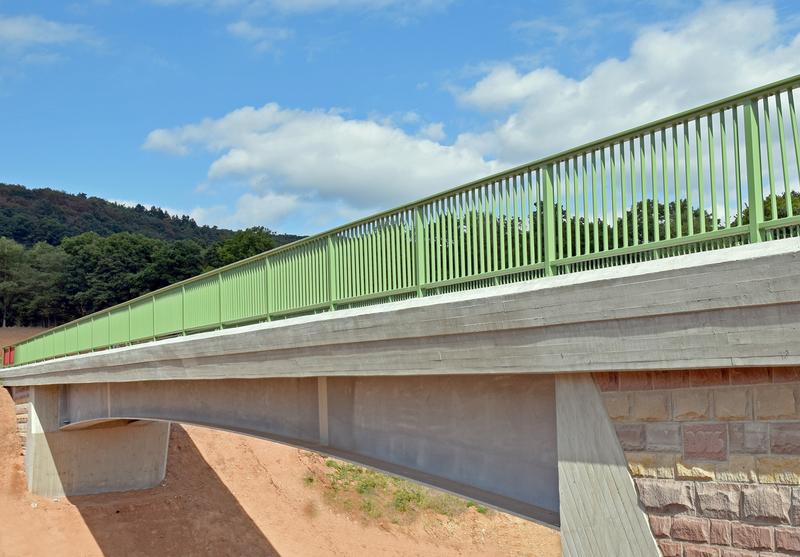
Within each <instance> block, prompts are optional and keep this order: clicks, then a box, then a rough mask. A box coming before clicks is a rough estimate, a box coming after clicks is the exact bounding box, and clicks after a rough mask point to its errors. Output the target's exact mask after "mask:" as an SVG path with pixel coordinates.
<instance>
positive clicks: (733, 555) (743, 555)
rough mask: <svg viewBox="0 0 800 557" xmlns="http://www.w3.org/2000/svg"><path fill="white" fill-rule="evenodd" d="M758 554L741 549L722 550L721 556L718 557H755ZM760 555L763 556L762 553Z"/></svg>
mask: <svg viewBox="0 0 800 557" xmlns="http://www.w3.org/2000/svg"><path fill="white" fill-rule="evenodd" d="M757 555H758V553H755V552H753V551H744V550H742V549H727V548H724V547H723V548H722V554H721V556H720V557H757ZM761 555H764V553H762V554H761Z"/></svg>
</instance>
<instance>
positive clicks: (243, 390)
mask: <svg viewBox="0 0 800 557" xmlns="http://www.w3.org/2000/svg"><path fill="white" fill-rule="evenodd" d="M319 385H320V380H318V379H316V378H277V379H249V380H236V379H231V380H215V381H190V380H187V381H149V382H132V383H106V384H102V383H101V384H88V385H87V384H76V385H65V386H61V387H33V388H32V389H33V392H34V393H35V392H36V391H38V390H39V389H45V390H48V389H55V390H57V391H58V392H60V400H61V406H60V408H61V413H60V416H59V417H58V420H59V422H60V424H61V425H62V431H61V432H60V434H61V435H64V436H70V435H73V434H100V433H101V432H109V431H117V432H119V434H120V435H122V434H124V433H125V432H135V431H138V430H137V426H135V425H127V426H124V427H108V428H104V429H97V428H98V427H100V426H102V425H103V424H104V423H110V424H114V423H119V420H120V419H142V420H165V421H176V422H183V423H194V424H202V425H210V426H213V427H218V428H222V429H227V430H230V431H236V432H240V433H246V434H249V435H255V436H260V437H265V438H268V439H273V440H277V441H281V442H284V443H287V444H291V445H294V446H299V447H306V448H309V449H313V450H315V451H319V452H322V453H326V454H330V455H334V456H338V457H341V458H345V459H348V460H352V461H355V462H359V463H362V464H365V465H368V466H372V467H374V468H378V469H380V470H383V471H388V472H392V473H396V474H398V475H402V476H404V477H408V478H411V479H414V480H418V481H421V482H424V483H428V484H431V485H434V486H436V487H440V488H442V489H446V490H449V491H452V492H454V493H456V494H460V495H464V496H466V497H469V498H472V499H476V500H479V501H482V502H485V503H488V504H490V505H494V506H497V507H500V508H502V509H505V510H508V511H511V512H515V513H518V514H520V515H523V516H526V517H529V518H533V519H535V520H540V521H542V522H546V523H548V524H558V477H557V466H556V464H557V447H556V417H555V387H554V385H555V384H554V378H553V376H552V375H546V376H545V375H491V376H490V375H486V376H417V377H329V378H327V381H326V382H325V395H326V396H325V397H324V398H325V406H324V408H325V409H326V410H327V414H322V413H321V412H320V393H319ZM32 404H33V405H34V406H35V405H36V398H35V397H34V400H33V403H32ZM322 422H327V424H326V425H324V426H323V424H322ZM323 427H324V429H325V431H326V435H327V439H328V440H327V442H326V441H325V440H324V439H323V435H322V433H323ZM107 448H108V447H105V446H103V445H98V447H97V450H106V449H107ZM62 465H63V466H67V467H71V466H72V464H71V463H67V462H65V463H63V464H62ZM82 488H84V489H85V488H88V489H91V488H90V486H88V485H87V486H82Z"/></svg>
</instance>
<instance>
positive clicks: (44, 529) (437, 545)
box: [0, 389, 560, 557]
mask: <svg viewBox="0 0 800 557" xmlns="http://www.w3.org/2000/svg"><path fill="white" fill-rule="evenodd" d="M24 400H25V398H24V396H20V398H19V399H18V402H19V404H20V405H24V404H25V403H24V402H22V401H24ZM15 430H16V427H15V404H14V401H12V400H11V399H10V397H9V396H8V394H7V392H6V389H0V525H2V527H0V556H3V557H20V556H24V557H52V556H54V555H58V556H64V557H73V556H74V557H101V556H104V557H159V556H173V555H191V556H198V557H200V556H208V557H228V556H230V557H240V556H242V555H247V556H263V557H277V556H281V557H307V556H309V555H312V556H314V555H339V556H348V557H349V556H353V557H408V556H418V557H422V556H428V555H436V556H437V557H438V556H442V557H456V556H461V557H465V556H469V557H482V556H485V555H497V556H509V557H512V556H517V557H520V556H523V555H526V556H527V555H536V557H558V555H560V550H559V535H558V531H556V530H553V529H551V528H546V527H544V526H541V525H539V524H536V523H534V522H530V521H527V520H523V519H520V518H517V517H514V516H511V515H507V514H503V513H499V512H493V511H489V512H487V513H483V514H482V513H480V512H478V511H477V510H475V508H474V507H473V508H468V509H466V512H463V513H462V514H457V515H453V516H448V515H443V514H440V513H434V512H431V511H421V512H419V513H415V514H414V515H413V518H412V517H411V516H409V519H408V520H403V519H401V520H400V521H399V523H396V522H393V521H392V520H391V519H390V518H391V517H379V518H370V519H369V520H366V519H365V518H364V517H362V516H360V513H359V512H358V508H357V507H356V508H354V509H353V510H351V511H347V510H344V509H342V508H341V507H340V506H338V505H334V504H333V502H332V501H330V500H329V498H328V493H327V492H326V491H325V489H324V488H325V486H324V484H323V483H322V481H321V479H319V480H318V481H315V482H313V483H309V482H308V481H307V478H308V477H309V476H311V475H312V474H313V475H314V476H315V477H319V478H321V477H323V476H320V475H325V474H326V473H328V472H329V471H330V470H331V469H330V468H329V467H327V466H326V465H325V459H324V458H322V457H319V456H317V455H315V454H313V453H310V452H308V451H303V450H299V449H295V448H292V447H287V446H285V445H281V444H278V443H272V442H269V441H265V440H262V439H256V438H254V437H249V436H245V435H238V434H234V433H228V432H224V431H219V430H213V429H209V428H202V427H195V426H188V425H187V426H180V425H177V424H176V425H174V426H173V427H172V428H171V430H170V444H169V457H168V461H167V475H166V478H165V479H164V481H163V482H162V483H161V484H160V485H159V486H157V487H155V488H151V489H146V490H138V491H127V492H117V493H103V494H98V495H81V496H74V497H72V496H71V497H61V498H58V499H57V500H54V499H53V498H44V497H40V496H37V495H34V494H31V493H29V492H28V491H27V487H26V480H25V472H24V463H23V457H22V456H21V454H20V453H21V450H22V447H21V446H20V438H19V437H18V435H17V434H16V432H15ZM404 516H405V515H404Z"/></svg>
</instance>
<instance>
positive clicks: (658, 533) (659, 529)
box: [648, 515, 672, 538]
mask: <svg viewBox="0 0 800 557" xmlns="http://www.w3.org/2000/svg"><path fill="white" fill-rule="evenodd" d="M648 518H649V520H650V531H651V532H653V535H654V536H655V537H657V538H668V537H669V530H670V528H671V527H672V518H670V517H668V516H657V515H651V516H649V517H648Z"/></svg>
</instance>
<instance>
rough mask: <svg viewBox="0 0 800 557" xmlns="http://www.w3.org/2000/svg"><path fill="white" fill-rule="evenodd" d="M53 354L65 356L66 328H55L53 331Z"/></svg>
mask: <svg viewBox="0 0 800 557" xmlns="http://www.w3.org/2000/svg"><path fill="white" fill-rule="evenodd" d="M52 354H53V356H54V357H57V356H65V355H66V354H67V331H66V329H56V330H55V331H53V353H52Z"/></svg>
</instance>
